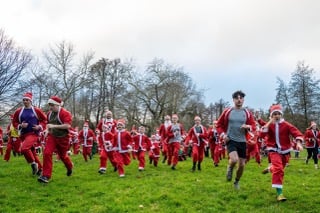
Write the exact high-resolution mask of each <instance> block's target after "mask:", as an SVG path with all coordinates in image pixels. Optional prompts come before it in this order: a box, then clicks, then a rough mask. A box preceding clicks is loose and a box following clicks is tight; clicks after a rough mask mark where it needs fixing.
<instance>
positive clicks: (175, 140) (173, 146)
mask: <svg viewBox="0 0 320 213" xmlns="http://www.w3.org/2000/svg"><path fill="white" fill-rule="evenodd" d="M178 121H179V117H178V115H177V114H174V115H172V123H171V125H170V126H169V127H168V129H167V140H168V143H169V145H168V165H169V166H170V165H171V169H172V170H175V169H176V166H177V164H178V160H179V150H180V145H181V144H182V141H183V140H184V134H185V132H184V128H183V126H182V124H180V123H178Z"/></svg>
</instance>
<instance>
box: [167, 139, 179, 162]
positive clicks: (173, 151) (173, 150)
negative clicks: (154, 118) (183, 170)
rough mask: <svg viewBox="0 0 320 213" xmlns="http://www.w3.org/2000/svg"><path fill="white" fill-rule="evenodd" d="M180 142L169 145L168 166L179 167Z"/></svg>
mask: <svg viewBox="0 0 320 213" xmlns="http://www.w3.org/2000/svg"><path fill="white" fill-rule="evenodd" d="M179 150H180V142H172V143H169V146H168V165H171V164H172V165H173V166H175V165H177V164H178V160H179Z"/></svg>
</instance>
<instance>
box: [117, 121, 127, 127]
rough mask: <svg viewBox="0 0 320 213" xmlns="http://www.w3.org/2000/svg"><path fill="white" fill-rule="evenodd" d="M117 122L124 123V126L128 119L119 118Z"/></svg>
mask: <svg viewBox="0 0 320 213" xmlns="http://www.w3.org/2000/svg"><path fill="white" fill-rule="evenodd" d="M117 124H122V125H123V126H125V125H126V121H125V120H124V119H119V120H118V121H117Z"/></svg>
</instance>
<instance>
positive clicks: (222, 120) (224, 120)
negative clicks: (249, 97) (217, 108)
mask: <svg viewBox="0 0 320 213" xmlns="http://www.w3.org/2000/svg"><path fill="white" fill-rule="evenodd" d="M232 110H233V107H229V108H226V109H225V110H224V111H223V112H222V114H221V115H220V117H219V119H218V121H217V131H218V133H219V135H222V134H224V133H226V132H227V130H228V124H229V115H230V112H231V111H232ZM243 110H244V111H245V113H246V115H247V120H246V123H245V124H247V125H250V126H251V131H252V132H254V131H255V130H256V122H255V120H254V117H253V115H252V113H251V112H250V111H249V110H248V109H245V108H243Z"/></svg>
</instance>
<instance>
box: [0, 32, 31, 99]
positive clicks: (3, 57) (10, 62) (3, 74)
mask: <svg viewBox="0 0 320 213" xmlns="http://www.w3.org/2000/svg"><path fill="white" fill-rule="evenodd" d="M31 61H32V56H31V54H30V53H29V52H28V51H26V50H24V49H23V48H20V47H17V46H16V45H15V43H14V41H13V39H11V38H9V37H8V36H7V35H6V34H5V32H4V30H1V29H0V101H1V102H2V101H3V100H5V99H7V97H8V95H9V94H10V93H11V92H13V91H14V89H16V87H15V86H16V82H17V81H18V80H19V77H20V76H21V74H22V72H23V71H24V70H25V69H26V68H27V66H28V65H29V64H30V62H31Z"/></svg>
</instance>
